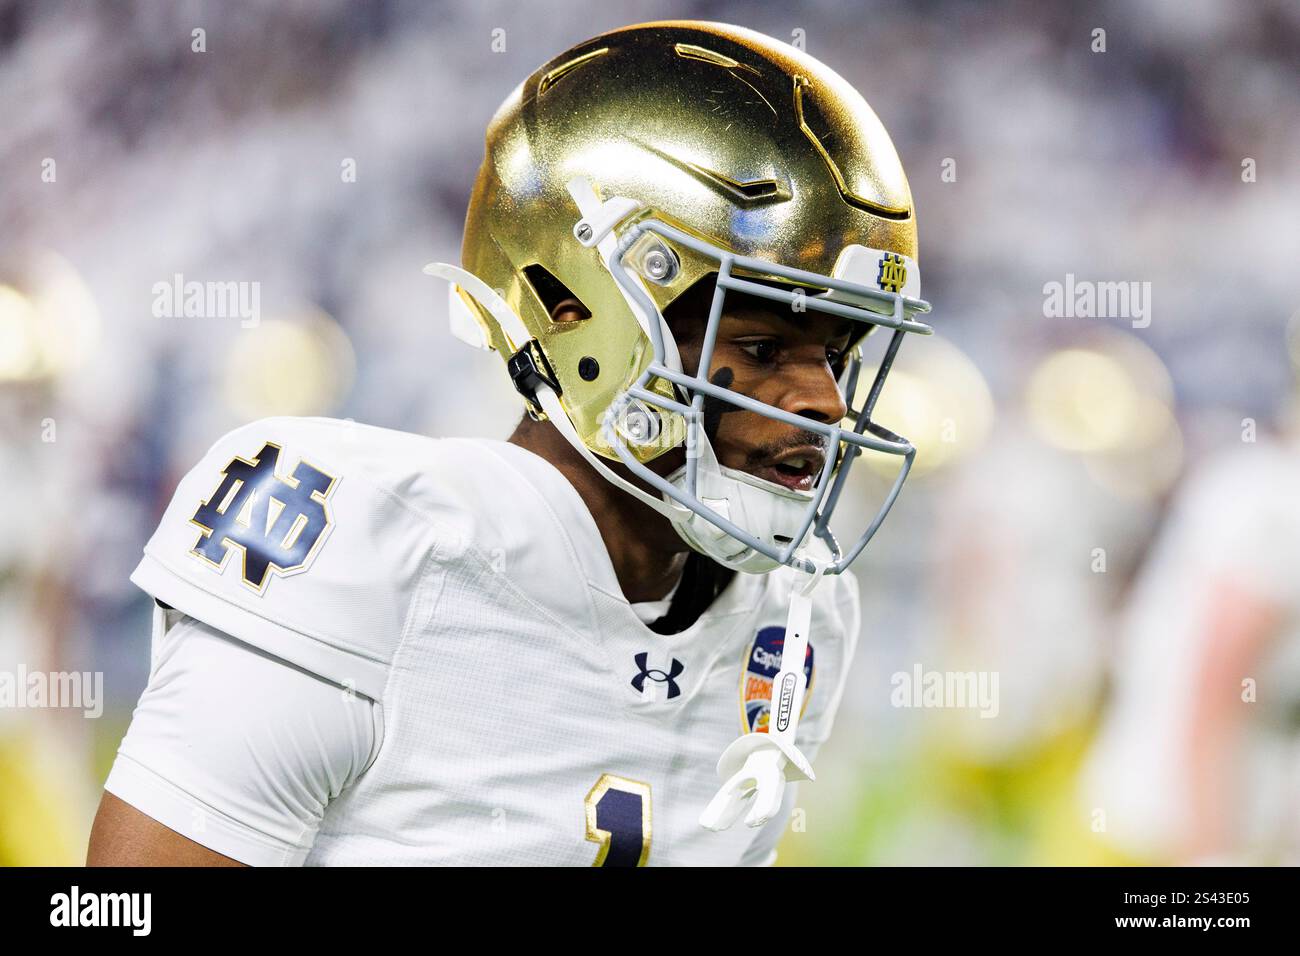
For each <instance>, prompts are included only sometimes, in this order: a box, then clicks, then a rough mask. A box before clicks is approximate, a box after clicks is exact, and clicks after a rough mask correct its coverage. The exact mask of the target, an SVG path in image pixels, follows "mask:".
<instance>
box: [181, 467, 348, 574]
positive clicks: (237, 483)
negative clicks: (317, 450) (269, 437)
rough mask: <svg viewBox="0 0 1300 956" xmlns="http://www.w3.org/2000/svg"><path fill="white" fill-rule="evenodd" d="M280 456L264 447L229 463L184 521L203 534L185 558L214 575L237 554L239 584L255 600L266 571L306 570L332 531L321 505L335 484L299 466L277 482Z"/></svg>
mask: <svg viewBox="0 0 1300 956" xmlns="http://www.w3.org/2000/svg"><path fill="white" fill-rule="evenodd" d="M280 451H281V449H280V446H279V445H276V444H274V443H273V442H266V443H265V444H264V445H263V446H262V450H261V451H260V452H258V453H257V455H256V457H254V458H253V459H252V460H251V461H249V460H247V459H244V458H234V459H232V460H231V462H230V464H229V465H227V466H226V467H225V469H224V470H223V471H222V479H221V484H220V485H218V486H217V490H216V491H214V492H213V493H212V496H211V497H210V498H208V500H207V501H205V502H204V503H203V504H202V505H200V506H199V510H198V511H196V512H194V517H193V518H191V519H190V523H191V524H194V525H197V526H198V527H199V528H200V529H201V530H202V531H203V534H202V535H201V536H200V537H199V540H198V542H197V543H196V544H195V545H194V548H193V549H192V550H191V551H190V553H191V554H193V555H195V556H196V557H199V558H202V559H203V560H204V561H206V562H207V563H208V564H209V565H211V566H212V567H214V568H216V569H217V570H219V571H220V570H223V569H224V568H225V564H226V560H227V559H228V558H229V557H230V555H231V553H232V552H233V551H236V550H237V551H239V552H241V553H242V554H243V559H244V560H243V568H242V572H241V580H242V581H243V583H244V584H245V585H247V586H248V587H250V588H252V589H253V590H254V591H256V592H257V593H258V594H261V593H263V592H264V591H265V590H266V585H267V583H268V580H269V577H270V572H271V571H272V570H274V571H275V572H276V573H277V574H280V575H287V574H292V573H294V572H297V571H304V570H306V569H307V565H308V564H310V563H311V560H312V558H314V557H315V556H316V552H317V551H318V550H319V547H320V545H321V543H322V542H323V541H324V540H325V535H326V533H327V532H328V531H329V529H330V527H331V525H332V521H331V519H330V515H329V511H328V509H327V507H326V500H327V499H328V498H329V495H330V492H332V491H333V490H334V486H335V484H336V483H337V479H335V478H334V477H333V476H331V475H327V474H325V472H323V471H321V470H320V469H319V468H315V467H313V466H312V465H309V464H308V463H307V462H305V461H300V462H299V463H298V466H297V467H296V468H294V470H293V474H292V475H291V476H289V477H281V476H280V475H279V474H277V473H276V468H277V467H278V465H279V461H280Z"/></svg>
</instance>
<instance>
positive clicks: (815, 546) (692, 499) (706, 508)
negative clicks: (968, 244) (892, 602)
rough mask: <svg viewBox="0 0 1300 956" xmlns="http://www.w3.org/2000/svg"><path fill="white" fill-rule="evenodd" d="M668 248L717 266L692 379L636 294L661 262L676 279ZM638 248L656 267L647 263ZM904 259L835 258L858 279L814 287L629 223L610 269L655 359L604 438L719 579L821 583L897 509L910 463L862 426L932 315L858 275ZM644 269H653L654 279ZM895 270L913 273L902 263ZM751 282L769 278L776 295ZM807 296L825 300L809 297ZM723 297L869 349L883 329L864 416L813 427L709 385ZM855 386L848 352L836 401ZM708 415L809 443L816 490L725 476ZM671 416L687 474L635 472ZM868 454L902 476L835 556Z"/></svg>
mask: <svg viewBox="0 0 1300 956" xmlns="http://www.w3.org/2000/svg"><path fill="white" fill-rule="evenodd" d="M585 224H586V220H585V219H584V220H583V222H580V223H579V224H578V226H577V227H576V228H575V236H577V237H578V239H579V241H580V242H583V243H584V244H595V242H596V241H597V240H598V239H599V238H600V237H598V236H596V235H595V234H594V232H593V231H592V230H590V229H589V228H588V229H585V230H584V225H585ZM647 237H653V240H654V241H650V242H647ZM674 246H677V247H685V248H686V249H689V250H691V251H692V252H693V253H695V254H697V255H701V256H706V257H710V258H712V259H714V260H715V261H716V262H717V274H716V280H715V286H714V293H713V299H712V303H711V305H710V310H709V316H708V319H707V321H706V323H705V327H704V331H703V343H702V347H701V349H700V356H699V361H698V367H697V368H695V369H694V370H686V369H683V368H682V367H681V360H680V357H679V353H678V349H677V343H676V342H675V341H674V339H673V337H672V332H671V330H670V329H669V327H668V323H667V321H666V320H665V319H664V317H663V315H662V313H661V312H660V311H659V309H658V308H657V307H656V306H655V303H654V301H653V300H652V299H651V297H650V296H649V295H648V294H647V293H646V290H645V288H644V287H643V286H642V284H641V280H643V279H648V280H649V281H652V282H653V281H659V280H660V279H661V277H662V274H663V273H662V272H661V271H660V270H661V269H662V268H663V264H664V256H665V254H666V255H667V256H668V257H670V258H669V259H668V269H670V270H671V268H672V264H671V263H672V260H671V257H672V256H673V255H674V253H673V251H672V250H673V247H674ZM647 248H649V249H651V250H652V251H653V253H654V254H653V255H647V253H646V249H647ZM850 250H852V252H850ZM901 258H904V257H899V256H896V255H894V254H890V253H884V252H880V251H876V250H867V249H866V248H865V247H862V246H854V247H850V248H849V250H845V254H842V255H841V257H840V263H841V264H842V265H845V264H847V265H846V268H845V269H844V270H840V269H837V271H843V272H848V273H849V274H852V273H853V271H854V269H853V267H855V266H856V267H857V270H856V271H857V274H856V275H854V276H853V278H848V277H846V276H844V275H841V276H839V277H836V276H826V275H818V274H815V273H810V272H805V271H803V270H800V269H794V268H791V267H787V266H782V265H780V264H779V263H773V262H767V261H764V260H760V259H755V258H751V257H748V256H741V255H736V254H734V253H732V252H729V251H727V250H725V249H722V248H720V247H718V246H715V245H712V244H711V243H708V242H705V241H703V240H701V239H698V238H696V237H694V236H691V235H689V234H687V233H685V232H683V231H682V230H680V229H677V228H676V227H674V226H672V225H669V224H668V223H665V222H663V221H662V220H660V219H656V218H648V219H641V220H640V221H636V222H634V223H632V224H631V225H630V226H628V227H627V228H626V229H625V230H624V231H623V232H622V233H621V234H619V235H618V236H617V242H616V244H615V245H614V246H613V249H612V252H611V254H610V255H609V256H608V257H607V259H606V264H607V266H608V268H609V271H610V274H611V276H612V277H613V279H614V281H615V282H617V283H618V285H619V287H620V289H621V290H622V292H623V294H624V296H625V298H626V299H627V301H628V304H629V307H630V308H631V309H632V311H633V312H634V313H635V314H637V315H638V319H639V320H643V321H642V324H643V327H644V328H645V329H646V332H647V334H648V335H649V337H650V340H651V343H652V345H653V348H654V357H653V361H652V362H651V363H650V364H649V365H648V366H647V367H646V368H645V370H644V371H643V372H642V374H641V376H640V377H639V378H638V379H637V381H636V382H635V383H634V384H633V385H632V386H631V387H630V388H629V389H627V390H626V391H624V392H623V393H621V394H620V395H619V396H618V398H617V399H616V400H615V402H614V403H613V404H612V405H611V406H610V408H609V409H608V411H607V413H606V417H605V429H604V431H603V437H604V440H605V442H606V443H607V444H608V445H609V447H610V448H612V449H613V450H614V451H615V453H616V454H617V455H618V457H619V459H620V460H621V461H622V462H623V464H624V465H625V466H626V467H627V469H628V470H629V471H630V472H631V473H632V474H633V475H635V476H636V477H637V478H639V479H640V480H641V481H643V482H645V483H646V484H648V485H649V486H651V487H653V488H654V489H655V490H657V491H658V492H659V493H660V494H661V495H662V496H663V498H664V500H665V501H667V502H672V503H675V504H677V505H679V506H681V508H682V509H684V513H683V514H682V516H681V518H680V519H679V520H675V521H674V527H675V528H676V529H677V531H678V533H679V534H680V535H681V536H682V538H683V539H684V540H685V541H686V542H687V543H688V544H689V545H690V546H691V547H692V548H694V549H695V550H697V551H700V552H702V553H704V554H706V555H708V556H709V557H710V558H712V559H714V560H715V561H718V562H719V563H721V564H723V565H725V566H727V567H731V568H734V569H736V570H740V571H747V572H751V573H755V572H757V573H761V572H765V571H770V570H772V569H773V568H776V567H779V566H782V565H788V566H791V567H796V568H799V569H801V570H804V571H809V572H811V571H813V570H814V569H816V568H818V567H822V568H823V569H824V571H825V573H828V574H838V573H839V572H841V571H843V570H844V569H845V568H846V567H848V565H849V564H851V563H852V562H853V560H854V559H855V558H856V557H857V556H858V555H859V554H860V553H861V551H862V549H863V548H864V547H866V545H867V543H868V542H869V541H870V540H871V537H872V536H873V535H874V534H875V532H876V530H877V529H878V528H879V527H880V524H881V522H882V521H883V520H884V518H885V516H886V515H887V514H888V512H889V509H890V508H891V507H892V505H893V503H894V500H895V499H896V498H897V497H898V493H899V491H900V489H901V488H902V485H903V482H904V481H905V480H906V478H907V475H908V472H909V471H910V469H911V465H912V460H913V457H914V456H915V449H914V448H913V446H912V445H911V444H910V443H909V442H908V441H907V440H906V439H904V438H902V437H901V436H899V435H897V434H895V433H894V432H892V431H891V430H889V429H888V428H885V427H884V426H882V425H880V424H878V423H876V422H874V421H872V420H871V415H872V412H873V410H874V408H875V405H876V401H877V399H878V398H879V396H880V393H881V390H882V389H883V387H884V383H885V380H886V378H887V377H888V374H889V371H890V369H891V367H892V365H893V361H894V357H895V355H896V354H897V352H898V348H899V346H900V345H901V343H902V339H903V336H904V335H905V334H906V333H908V332H916V333H919V334H923V335H924V334H929V333H930V331H931V329H930V328H929V327H928V326H926V325H924V324H922V323H920V322H917V321H916V320H915V319H914V316H916V315H918V314H921V313H924V312H927V311H929V305H928V304H927V303H925V302H923V301H921V300H920V299H917V298H915V297H912V296H908V295H905V294H903V293H902V292H901V291H885V290H884V289H882V288H880V287H879V284H877V285H867V284H865V283H864V282H863V281H861V280H862V279H863V278H864V276H863V275H862V269H861V266H862V264H863V263H867V262H870V263H874V264H876V265H877V266H879V265H880V263H881V262H882V261H884V262H886V264H892V263H895V262H897V263H898V264H899V265H904V264H903V263H902V262H900V261H899V260H900V259H901ZM647 261H649V267H650V268H651V272H650V273H649V274H647V271H646V270H647ZM904 267H905V268H911V269H914V268H915V266H914V264H912V263H910V262H908V263H907V264H906V265H905V266H904ZM880 272H881V275H882V276H883V275H884V272H885V267H884V266H880ZM747 276H754V277H758V276H762V277H770V278H774V279H777V280H780V281H781V282H782V283H783V285H782V286H776V285H773V284H769V283H768V282H765V281H759V280H758V279H757V278H749V277H747ZM785 283H790V284H791V285H784V284H785ZM804 287H812V288H815V289H821V290H823V291H821V292H819V293H816V294H811V295H810V294H808V293H807V291H806V289H805V288H804ZM729 292H734V293H745V294H748V295H751V296H758V297H761V298H764V299H768V300H772V301H775V302H778V303H785V304H787V305H788V306H789V307H790V309H791V310H792V311H800V310H807V309H812V310H814V311H817V312H822V313H826V314H830V315H834V316H837V317H841V318H846V319H851V320H854V321H855V322H861V323H863V324H864V326H865V328H864V330H863V334H864V335H865V334H866V332H869V331H870V330H871V329H873V328H875V327H882V328H886V329H889V330H890V333H891V334H890V338H889V341H888V343H887V346H886V349H885V354H884V357H883V359H882V361H881V363H880V365H879V367H878V368H877V370H876V373H875V377H874V379H873V381H872V384H871V387H870V389H869V390H868V392H867V394H866V396H865V398H864V400H863V401H862V403H861V407H860V408H857V409H854V408H850V409H849V412H848V415H847V416H846V418H845V419H844V420H843V421H842V422H836V423H828V422H819V421H816V420H814V419H810V418H808V417H804V416H800V415H796V414H794V413H791V412H787V411H785V410H783V409H780V408H777V407H775V406H773V405H768V404H765V403H763V402H760V401H758V400H756V399H753V398H751V397H749V396H746V395H743V394H741V393H740V392H737V391H734V390H732V389H730V388H727V387H725V386H724V385H722V384H718V383H716V382H713V381H710V379H709V367H710V364H711V360H712V356H713V350H714V345H715V343H716V338H717V333H718V327H719V324H720V322H721V320H722V316H723V314H724V312H725V308H726V300H727V294H728V293H729ZM861 373H862V354H861V349H860V348H857V347H855V348H853V349H851V350H850V353H849V355H848V357H847V358H846V360H845V366H844V369H843V372H842V375H841V378H840V386H841V389H842V391H843V393H844V394H845V395H846V396H847V397H848V398H849V400H851V399H852V397H853V395H854V394H855V392H856V390H857V387H858V382H859V378H860V376H861ZM655 379H661V380H663V381H666V382H668V383H670V384H671V385H672V386H674V390H675V393H676V398H674V399H668V398H665V397H664V396H663V395H662V394H661V392H660V391H659V390H656V389H654V388H652V387H651V383H652V382H653V381H654V380H655ZM710 402H715V403H716V402H721V403H725V404H727V405H730V406H733V407H735V408H739V409H743V410H746V411H750V412H754V413H757V414H759V415H762V416H764V417H766V418H769V419H773V420H776V421H780V422H783V423H785V424H788V425H791V426H793V427H795V428H798V429H800V430H802V431H806V432H812V433H814V434H816V435H818V436H819V437H820V438H821V439H822V440H823V442H824V446H825V451H826V455H825V460H824V462H823V465H822V467H821V470H820V472H819V473H818V475H817V477H816V480H815V483H814V487H813V489H812V490H811V491H808V492H802V491H799V490H796V489H790V488H786V487H783V486H780V485H777V484H774V483H772V482H769V481H766V480H764V479H761V478H758V477H756V476H754V475H752V474H749V473H747V472H743V471H739V470H736V469H732V468H727V467H725V466H723V465H721V464H720V463H719V462H718V459H717V456H716V454H715V453H714V449H713V447H712V443H711V441H710V439H709V435H708V433H707V430H706V428H705V418H706V416H705V410H706V408H707V405H708V404H709V403H710ZM670 416H680V418H681V419H682V420H683V421H684V423H685V434H686V440H685V443H684V445H685V450H686V462H685V464H684V465H683V466H682V467H680V468H679V469H678V470H677V471H675V472H674V473H673V474H671V475H669V476H667V477H664V476H661V475H659V474H658V473H657V472H655V471H654V470H653V469H651V468H649V467H647V465H646V464H644V463H643V462H642V460H641V459H642V458H644V457H645V446H646V445H647V444H648V443H654V442H657V441H660V440H661V437H662V436H663V435H665V434H666V433H667V432H668V430H667V429H666V428H665V427H664V426H663V422H664V420H665V419H667V418H669V417H670ZM677 432H678V433H680V429H678V430H677ZM674 447H675V446H674ZM667 450H668V449H667V448H665V449H664V451H667ZM864 451H874V452H879V453H883V454H886V455H891V456H895V457H898V458H900V459H901V462H900V464H899V468H898V473H897V475H896V477H895V479H894V481H893V484H892V486H891V487H890V489H889V491H888V493H887V494H886V496H885V499H884V502H883V504H882V505H881V507H880V508H879V510H878V511H877V513H876V515H875V517H874V518H873V519H872V520H871V521H870V523H869V524H868V526H867V528H866V529H865V530H864V531H863V532H862V533H861V534H860V535H859V536H858V537H857V538H856V540H855V541H854V542H853V544H852V545H851V546H850V547H848V548H847V549H843V548H841V547H840V545H839V543H838V542H837V541H836V539H835V536H834V535H833V534H832V533H831V530H830V526H829V525H830V520H831V516H832V514H833V512H834V510H835V507H836V504H837V503H838V501H839V499H840V497H841V495H842V494H843V492H844V489H845V487H846V482H847V481H848V476H849V472H850V470H851V469H852V466H853V464H854V463H855V461H856V460H857V459H858V458H859V457H860V456H861V455H862V453H863V452H864Z"/></svg>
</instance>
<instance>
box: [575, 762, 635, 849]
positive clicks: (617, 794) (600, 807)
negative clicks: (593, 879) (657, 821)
mask: <svg viewBox="0 0 1300 956" xmlns="http://www.w3.org/2000/svg"><path fill="white" fill-rule="evenodd" d="M585 803H586V806H587V839H588V840H591V841H592V842H593V843H599V844H600V849H599V850H597V851H596V860H595V862H594V863H593V864H592V866H645V864H646V860H648V859H649V858H650V784H648V783H641V781H639V780H629V779H628V778H627V777H617V776H615V775H614V774H612V773H606V774H601V777H600V779H599V780H597V781H596V785H595V786H594V787H592V788H591V789H590V790H589V791H587V799H586V801H585Z"/></svg>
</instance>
